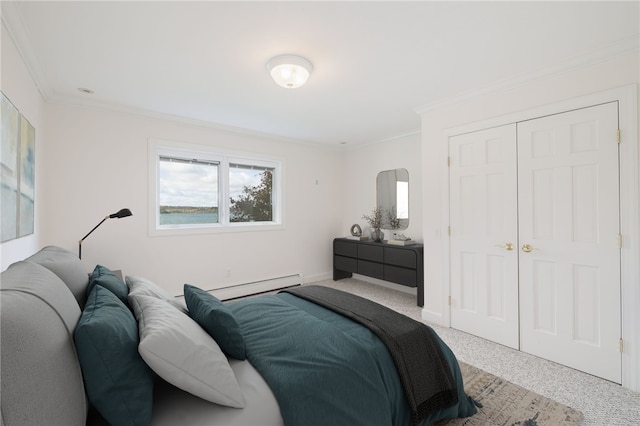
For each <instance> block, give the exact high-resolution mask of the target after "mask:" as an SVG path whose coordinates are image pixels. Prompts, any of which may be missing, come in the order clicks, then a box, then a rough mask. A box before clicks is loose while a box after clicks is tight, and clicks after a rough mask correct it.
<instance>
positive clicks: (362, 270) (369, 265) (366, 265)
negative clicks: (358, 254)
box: [357, 260, 384, 279]
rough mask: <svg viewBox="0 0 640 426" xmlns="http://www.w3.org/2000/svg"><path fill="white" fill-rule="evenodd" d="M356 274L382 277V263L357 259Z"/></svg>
mask: <svg viewBox="0 0 640 426" xmlns="http://www.w3.org/2000/svg"><path fill="white" fill-rule="evenodd" d="M357 272H358V274H362V275H366V276H368V277H373V278H378V279H382V277H383V276H384V269H383V266H382V263H375V262H368V261H366V260H358V271H357Z"/></svg>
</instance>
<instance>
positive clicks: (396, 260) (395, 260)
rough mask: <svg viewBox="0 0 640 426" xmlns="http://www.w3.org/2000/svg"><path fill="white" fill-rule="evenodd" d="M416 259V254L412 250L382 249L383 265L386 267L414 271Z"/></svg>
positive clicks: (416, 263)
mask: <svg viewBox="0 0 640 426" xmlns="http://www.w3.org/2000/svg"><path fill="white" fill-rule="evenodd" d="M417 257H418V256H417V254H416V252H415V251H413V250H405V249H399V248H395V247H385V248H384V263H385V264H387V265H396V266H403V267H405V268H413V269H415V268H416V267H417V265H418V258H417Z"/></svg>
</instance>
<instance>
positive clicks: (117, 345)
mask: <svg viewBox="0 0 640 426" xmlns="http://www.w3.org/2000/svg"><path fill="white" fill-rule="evenodd" d="M79 262H80V261H79V260H78V259H77V257H75V256H74V255H73V254H71V253H70V252H67V251H66V250H63V249H60V248H57V247H52V246H50V247H47V248H45V249H43V251H41V252H39V253H37V254H36V255H34V256H32V257H31V258H29V259H27V261H25V262H18V263H17V264H15V265H12V266H11V267H10V268H9V269H8V270H7V271H5V272H3V273H2V283H1V286H2V287H1V289H2V292H1V293H0V301H1V302H2V312H1V313H2V323H3V334H2V356H3V366H2V367H3V368H2V423H3V425H6V426H11V425H14V424H15V425H17V424H43V423H42V421H44V419H46V423H47V424H65V425H74V424H108V423H110V424H151V425H162V426H164V425H167V426H168V425H177V424H180V425H207V426H214V425H227V426H230V425H243V426H248V425H263V426H267V425H305V426H307V425H309V426H312V425H412V424H421V425H428V424H431V423H433V422H435V421H437V420H440V419H445V418H456V417H467V416H471V415H473V414H474V413H475V412H476V407H475V404H474V401H473V400H472V399H471V398H469V397H468V396H467V395H466V394H465V393H464V387H463V383H462V376H461V373H460V369H459V366H458V362H457V361H456V359H455V356H454V355H453V353H452V352H451V350H450V349H449V348H448V347H447V346H446V345H445V343H444V342H442V340H441V339H440V338H439V337H438V336H437V334H435V332H433V330H431V329H430V328H429V327H428V326H426V325H424V324H420V323H417V322H415V321H413V320H409V319H408V318H407V317H404V316H398V315H400V314H397V313H395V312H392V311H390V310H388V309H386V308H384V307H382V306H380V305H376V304H373V302H369V301H366V300H365V299H360V298H357V297H356V296H353V295H350V294H348V293H342V292H339V291H337V290H334V289H328V288H326V287H321V286H308V285H305V286H302V287H300V288H298V289H293V290H288V291H284V292H281V293H278V294H273V295H265V296H259V297H252V298H246V299H242V300H237V301H233V302H228V303H222V302H220V301H219V300H217V299H215V298H214V297H213V296H211V295H210V294H209V293H207V292H205V291H203V290H201V289H200V288H198V287H197V286H193V285H185V295H184V299H182V298H174V297H171V296H169V295H168V294H166V292H165V291H164V290H163V289H162V288H160V287H159V286H157V285H155V284H154V283H152V282H151V281H149V280H147V279H145V278H142V277H136V276H129V277H126V285H125V283H124V282H122V280H120V279H119V278H117V277H116V276H115V274H113V273H112V271H110V270H109V269H108V268H105V267H104V266H100V265H98V266H96V268H95V269H94V270H93V272H92V274H91V277H90V279H89V278H87V277H86V272H83V274H84V277H82V276H81V274H80V273H78V272H77V271H82V268H83V267H82V264H81V263H79ZM74 271H75V273H72V272H74ZM25 295H28V297H27V296H25ZM31 296H35V299H34V298H33V297H31ZM32 299H33V300H32ZM49 299H50V300H51V301H47V300H49ZM34 300H37V301H34ZM43 300H45V301H47V302H46V304H47V305H48V306H49V307H50V308H51V309H53V311H54V312H55V315H48V314H47V313H46V312H45V311H43V310H42V303H41V302H42V301H43ZM345 301H346V303H344V302H345ZM74 304H75V306H73V305H74ZM56 315H57V316H58V317H60V318H63V319H64V321H62V322H61V323H60V324H59V325H56V321H53V320H51V319H49V320H46V318H55V317H56ZM34 318H35V319H34ZM407 320H408V321H407ZM43 321H45V322H43ZM390 324H391V325H393V326H392V327H389V325H390ZM398 324H402V326H397V325H398ZM31 326H33V327H34V329H37V330H38V336H37V339H38V340H37V342H34V343H33V344H29V342H25V341H24V340H25V339H27V340H28V339H29V338H31V337H30V336H31V334H32V333H31V332H30V331H29V330H27V328H28V327H31ZM60 326H62V327H60ZM405 326H406V327H405ZM407 327H408V328H407ZM48 328H51V330H48V331H47V330H46V329H48ZM43 329H44V330H43ZM54 329H55V330H54ZM58 329H59V330H58ZM63 329H64V330H63ZM54 331H55V332H54ZM416 333H417V334H420V335H422V336H423V337H421V338H418V339H416V337H415V336H416ZM65 335H66V336H67V338H66V339H65V338H64V336H65ZM15 336H20V338H19V339H16V338H15ZM34 338H35V337H34ZM420 339H424V342H422V343H419V344H418V343H416V342H418V341H419V340H420ZM16 340H21V343H20V344H19V345H17V344H16V343H15V342H16ZM66 340H68V341H66ZM25 345H26V347H31V348H33V347H39V348H40V350H41V351H42V352H43V353H44V355H42V354H40V355H37V356H36V355H34V354H31V353H30V351H28V353H29V356H24V348H25ZM18 346H19V347H18ZM61 347H67V352H64V351H63V352H64V353H65V354H66V355H64V354H63V355H60V354H59V352H60V351H61ZM425 350H426V352H424V351H425ZM47 351H51V353H52V354H53V353H55V354H56V356H49V355H48V352H47ZM72 358H73V359H72ZM422 359H424V360H432V361H433V362H431V361H430V362H428V363H423V364H428V367H427V368H425V369H424V370H425V371H418V370H422V367H420V366H418V367H417V368H416V363H421V360H422ZM5 360H6V361H5ZM34 360H36V361H34ZM43 360H46V361H43ZM34 362H40V363H42V362H47V363H48V365H47V366H45V368H42V366H37V367H38V368H37V369H36V370H37V371H39V373H38V375H34V374H27V372H29V371H31V372H33V371H35V370H34V368H35V365H34ZM421 377H431V378H432V380H427V381H425V380H422V379H419V378H421ZM426 382H430V383H426ZM61 383H63V384H61ZM40 394H42V395H40ZM59 394H63V395H59ZM25 395H29V397H28V398H25ZM78 395H81V396H82V397H79V396H78ZM57 398H59V399H60V401H57ZM25 419H26V420H25Z"/></svg>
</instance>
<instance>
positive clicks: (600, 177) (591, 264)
mask: <svg viewBox="0 0 640 426" xmlns="http://www.w3.org/2000/svg"><path fill="white" fill-rule="evenodd" d="M617 128H618V111H617V103H615V102H613V103H608V104H604V105H597V106H593V107H589V108H583V109H579V110H575V111H569V112H565V113H561V114H556V115H551V116H548V117H543V118H538V119H534V120H529V121H524V122H520V123H517V124H512V125H508V126H502V127H497V128H492V129H486V130H481V131H477V132H473V133H468V134H464V135H460V136H454V137H451V138H450V140H449V152H450V157H451V160H450V161H451V164H450V176H449V178H450V182H449V187H450V209H449V210H450V225H451V236H450V268H451V269H450V280H451V283H450V284H451V326H452V327H454V328H457V329H460V330H463V331H467V332H469V333H472V334H475V335H478V336H481V337H484V338H487V339H489V340H492V341H495V342H497V343H501V344H504V345H507V346H511V347H514V348H520V349H521V350H523V351H525V352H528V353H532V354H535V355H538V356H541V357H543V358H546V359H550V360H552V361H556V362H559V363H561V364H564V365H568V366H570V367H573V368H576V369H579V370H582V371H585V372H588V373H591V374H594V375H597V376H599V377H603V378H606V379H608V380H612V381H614V382H617V383H620V382H621V354H620V351H619V348H618V341H619V338H620V335H621V322H620V316H621V315H620V314H621V311H620V248H619V245H618V244H619V243H618V236H619V232H620V230H619V229H620V225H619V209H620V203H619V167H618V145H617V143H616V131H617Z"/></svg>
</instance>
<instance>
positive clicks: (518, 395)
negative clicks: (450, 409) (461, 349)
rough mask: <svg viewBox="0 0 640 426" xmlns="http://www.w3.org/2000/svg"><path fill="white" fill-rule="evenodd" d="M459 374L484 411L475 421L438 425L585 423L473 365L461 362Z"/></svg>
mask: <svg viewBox="0 0 640 426" xmlns="http://www.w3.org/2000/svg"><path fill="white" fill-rule="evenodd" d="M460 370H461V371H462V377H463V378H464V388H465V391H466V393H467V395H469V396H471V397H473V399H475V400H476V401H478V402H479V403H481V404H482V408H478V412H477V413H476V414H475V415H474V416H472V417H468V418H466V419H454V420H446V421H441V422H437V423H435V425H438V426H442V425H465V426H476V425H477V426H488V425H492V426H493V425H495V426H498V425H499V426H507V425H508V426H513V425H523V426H543V425H549V426H551V425H553V426H565V425H566V426H568V425H579V424H580V422H581V421H582V417H583V416H582V413H581V412H579V411H577V410H574V409H573V408H570V407H567V406H566V405H562V404H560V403H557V402H555V401H554V400H552V399H549V398H545V397H544V396H542V395H539V394H537V393H535V392H532V391H530V390H527V389H525V388H523V387H521V386H518V385H516V384H514V383H511V382H509V381H507V380H504V379H502V378H500V377H497V376H494V375H493V374H490V373H487V372H486V371H484V370H481V369H479V368H476V367H474V366H472V365H470V364H467V363H464V362H460Z"/></svg>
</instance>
